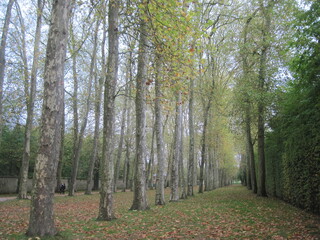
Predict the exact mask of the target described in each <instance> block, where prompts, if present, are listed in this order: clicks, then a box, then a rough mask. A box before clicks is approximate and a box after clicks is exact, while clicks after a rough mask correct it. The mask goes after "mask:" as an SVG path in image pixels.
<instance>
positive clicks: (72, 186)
mask: <svg viewBox="0 0 320 240" xmlns="http://www.w3.org/2000/svg"><path fill="white" fill-rule="evenodd" d="M98 29H99V23H98V21H97V22H96V28H95V33H94V45H93V53H92V58H91V63H90V73H89V79H88V84H89V86H88V96H87V99H86V104H85V106H84V108H85V110H84V116H83V117H82V119H83V120H82V123H81V128H80V132H79V133H78V134H77V138H75V140H76V145H75V148H74V149H75V151H74V158H73V164H72V172H71V181H70V185H69V196H74V193H75V191H76V181H77V175H78V168H79V161H80V154H81V149H82V145H83V139H84V132H85V130H86V127H87V122H88V115H89V111H90V98H91V92H92V81H93V78H94V69H95V64H96V56H97V40H98ZM75 64H76V62H75V60H74V70H75V72H74V76H75V79H76V80H75V82H76V83H77V76H76V75H77V73H76V69H75ZM77 85H78V83H77ZM73 100H74V101H75V103H74V105H75V106H77V101H78V99H77V97H74V99H73ZM77 109H78V108H77V107H76V110H77ZM76 112H77V111H75V114H76V115H77V118H78V114H77V113H76ZM76 126H77V128H78V121H77V123H76ZM75 131H77V130H75Z"/></svg>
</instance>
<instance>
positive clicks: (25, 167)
mask: <svg viewBox="0 0 320 240" xmlns="http://www.w3.org/2000/svg"><path fill="white" fill-rule="evenodd" d="M43 6H44V4H43V2H42V0H38V8H37V25H36V33H35V40H34V49H33V63H32V69H31V79H30V92H29V90H28V92H27V93H29V94H27V121H26V129H25V139H24V151H23V157H22V164H21V168H20V182H19V183H20V184H19V193H18V198H19V199H26V198H27V186H28V185H27V182H28V171H29V159H30V140H31V131H32V122H33V112H34V101H35V98H36V86H37V71H38V58H39V45H40V39H41V22H42V10H43Z"/></svg>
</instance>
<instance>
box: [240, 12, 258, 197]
mask: <svg viewBox="0 0 320 240" xmlns="http://www.w3.org/2000/svg"><path fill="white" fill-rule="evenodd" d="M256 14H257V10H255V11H254V12H253V13H252V15H251V16H249V17H248V19H247V20H246V22H245V26H244V29H243V44H242V46H241V47H240V48H241V60H242V70H243V81H249V80H250V78H251V76H250V71H252V70H251V69H250V64H249V55H250V54H251V52H250V51H249V49H248V31H249V25H250V23H251V21H252V19H253V18H254V17H255V15H256ZM251 51H252V50H251ZM241 92H243V95H244V121H245V127H244V128H245V136H246V152H247V154H246V155H247V163H248V164H247V168H248V180H249V176H250V181H248V183H247V184H248V188H250V189H252V191H253V192H254V193H257V188H258V187H257V177H256V163H255V157H254V148H253V140H252V136H251V124H252V120H251V108H252V103H251V100H250V97H249V94H248V91H241ZM249 183H250V184H249ZM249 185H250V186H249Z"/></svg>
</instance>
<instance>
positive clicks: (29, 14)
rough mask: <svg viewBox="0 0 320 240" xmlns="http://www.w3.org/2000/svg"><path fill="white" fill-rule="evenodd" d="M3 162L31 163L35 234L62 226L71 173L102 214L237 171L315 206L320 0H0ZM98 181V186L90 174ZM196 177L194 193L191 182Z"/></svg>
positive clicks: (319, 209)
mask: <svg viewBox="0 0 320 240" xmlns="http://www.w3.org/2000/svg"><path fill="white" fill-rule="evenodd" d="M0 9H1V14H0V30H1V46H0V176H17V177H19V187H18V189H17V191H18V198H20V199H25V198H27V197H28V193H27V179H28V178H32V177H33V191H32V193H31V196H32V199H31V210H30V221H29V228H28V231H27V234H28V235H30V236H44V235H55V234H56V233H57V229H56V228H55V225H54V214H53V194H54V191H57V190H58V188H59V186H60V184H61V179H62V178H68V179H69V183H68V189H67V190H68V195H69V196H74V195H75V192H76V191H77V186H76V179H78V178H82V179H86V180H87V189H86V191H85V193H86V194H91V192H92V190H93V189H95V190H99V192H100V205H99V209H97V219H98V220H113V219H115V212H116V209H115V207H114V202H113V201H114V200H113V194H114V192H116V191H117V190H119V189H117V188H118V186H119V185H120V183H121V185H123V188H122V189H121V190H123V191H125V190H126V189H130V190H131V191H133V192H134V197H133V201H132V206H131V208H130V209H131V210H146V209H149V208H150V207H151V206H149V205H148V201H147V199H146V191H147V189H149V188H155V190H156V191H155V199H154V202H155V204H156V205H164V204H166V202H165V198H164V188H165V187H169V188H170V191H171V194H170V201H172V202H174V201H178V200H180V199H184V198H187V197H191V196H193V195H194V194H196V192H198V193H203V192H204V191H210V190H213V189H215V188H218V187H222V186H225V185H228V184H230V183H232V182H233V181H236V180H238V179H240V180H241V182H242V183H243V184H244V185H246V186H247V188H248V189H250V190H252V191H253V193H255V194H257V195H258V196H262V197H266V196H268V195H269V196H276V197H279V198H282V199H284V200H285V201H288V202H290V203H292V204H294V205H296V206H299V207H301V208H305V209H307V210H309V211H312V212H315V213H320V204H319V203H320V148H319V146H320V126H319V122H320V111H319V110H320V80H319V76H320V75H319V74H320V73H319V72H320V69H319V66H320V57H319V54H320V52H319V51H320V39H319V36H320V32H319V31H320V30H319V29H320V23H319V16H320V3H319V2H318V1H311V0H305V1H298V2H297V1H295V0H281V1H279V0H245V1H244V0H224V1H222V0H201V1H190V0H185V1H178V0H158V1H146V0H132V1H114V0H109V1H106V0H97V1H87V0H84V1H80V0H75V1H72V0H47V1H45V0H29V1H20V0H7V1H4V2H3V3H1V4H0ZM98 180H100V184H98V183H99V181H98ZM195 191H196V192H195Z"/></svg>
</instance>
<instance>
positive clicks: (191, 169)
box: [187, 78, 195, 196]
mask: <svg viewBox="0 0 320 240" xmlns="http://www.w3.org/2000/svg"><path fill="white" fill-rule="evenodd" d="M193 102H194V80H193V78H191V80H190V97H189V138H190V139H189V161H188V190H187V195H188V196H193V182H194V154H195V151H194V123H193V105H194V104H193Z"/></svg>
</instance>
